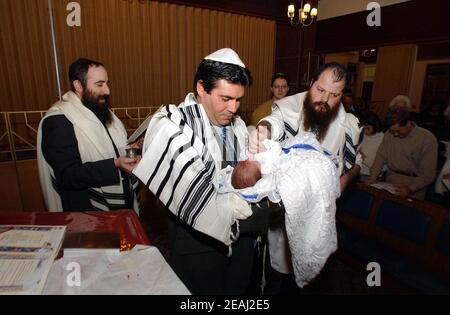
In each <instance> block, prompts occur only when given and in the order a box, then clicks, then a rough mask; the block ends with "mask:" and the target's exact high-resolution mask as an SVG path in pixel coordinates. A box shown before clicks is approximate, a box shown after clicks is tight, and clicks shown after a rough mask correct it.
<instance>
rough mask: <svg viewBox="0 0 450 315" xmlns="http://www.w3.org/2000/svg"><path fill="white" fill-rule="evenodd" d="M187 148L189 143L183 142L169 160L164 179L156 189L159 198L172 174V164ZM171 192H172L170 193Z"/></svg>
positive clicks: (189, 146)
mask: <svg viewBox="0 0 450 315" xmlns="http://www.w3.org/2000/svg"><path fill="white" fill-rule="evenodd" d="M189 148H191V145H190V144H185V145H183V146H181V147H180V148H179V149H178V150H177V152H176V153H175V155H174V156H173V158H172V160H171V161H170V164H169V169H168V170H167V172H166V175H165V176H164V179H163V180H162V181H161V183H160V185H159V187H158V190H157V191H156V193H155V196H156V197H158V198H159V196H160V195H161V192H162V191H163V189H164V187H165V186H166V184H167V182H168V181H169V178H170V176H171V175H172V171H173V166H174V164H175V161H176V159H177V158H178V157H179V156H180V155H181V154H182V153H183V152H184V151H186V150H188V149H189ZM172 194H173V193H172Z"/></svg>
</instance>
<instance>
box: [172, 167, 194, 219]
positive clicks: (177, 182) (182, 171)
mask: <svg viewBox="0 0 450 315" xmlns="http://www.w3.org/2000/svg"><path fill="white" fill-rule="evenodd" d="M194 162H195V159H192V160H190V161H189V162H188V163H186V164H185V165H184V166H183V168H182V169H181V171H180V174H179V175H178V177H177V179H176V180H175V182H174V184H173V189H172V193H171V194H170V198H169V200H168V201H167V205H166V206H167V207H168V208H170V204H171V203H172V200H173V196H174V195H175V191H176V189H177V186H178V184H179V183H180V181H181V179H182V178H183V175H184V173H185V172H186V170H187V169H188V168H189V167H190V166H191V165H192V164H193V163H194ZM177 212H179V209H178V210H177ZM177 215H178V213H177Z"/></svg>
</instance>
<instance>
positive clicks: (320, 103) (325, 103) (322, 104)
mask: <svg viewBox="0 0 450 315" xmlns="http://www.w3.org/2000/svg"><path fill="white" fill-rule="evenodd" d="M313 105H314V107H316V106H320V107H323V108H325V109H326V111H327V112H328V111H330V110H331V107H330V105H329V104H328V103H327V102H314V103H313Z"/></svg>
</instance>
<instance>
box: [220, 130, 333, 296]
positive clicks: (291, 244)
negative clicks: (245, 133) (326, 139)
mask: <svg viewBox="0 0 450 315" xmlns="http://www.w3.org/2000/svg"><path fill="white" fill-rule="evenodd" d="M264 144H265V146H266V148H268V149H269V150H268V151H267V152H264V153H259V154H257V155H256V156H255V159H256V160H258V161H259V162H261V172H262V174H263V177H262V178H261V179H260V180H259V181H258V182H257V183H256V185H255V186H253V187H249V188H246V189H241V190H236V189H234V188H233V187H232V186H231V179H230V176H231V172H230V170H231V169H227V170H225V171H223V172H222V177H221V181H220V182H219V187H220V191H223V192H228V191H234V192H235V193H238V194H239V195H240V196H241V198H243V199H245V200H247V201H249V202H257V201H259V200H261V199H262V198H264V197H268V198H269V199H270V200H271V201H272V202H279V201H280V199H281V200H282V201H283V204H284V207H285V210H286V213H285V227H286V229H281V228H277V229H274V230H270V231H269V235H268V237H269V245H270V246H269V250H270V259H271V262H272V266H273V267H274V268H275V269H276V270H278V271H279V272H283V273H286V272H289V271H291V270H292V269H293V271H294V274H295V279H296V282H297V285H298V286H299V287H303V286H305V285H306V284H307V283H308V282H309V281H311V280H312V279H314V278H315V277H316V276H317V275H318V274H319V273H320V271H321V270H322V268H323V266H324V265H325V263H326V261H327V259H328V257H329V256H330V255H331V254H332V253H333V252H334V251H335V250H336V249H337V236H336V223H335V213H336V199H337V198H338V197H339V196H340V185H339V173H338V167H337V165H336V164H338V161H337V158H336V157H335V156H333V155H330V154H329V153H326V152H325V151H324V150H323V149H322V147H321V146H320V144H319V142H318V141H317V140H316V138H315V137H314V135H313V134H311V133H309V132H308V133H299V134H297V135H296V136H295V137H293V138H290V139H289V140H287V141H286V142H284V144H283V148H281V146H280V144H279V143H277V142H274V141H271V140H265V143H264ZM286 238H287V239H286ZM271 242H272V243H271Z"/></svg>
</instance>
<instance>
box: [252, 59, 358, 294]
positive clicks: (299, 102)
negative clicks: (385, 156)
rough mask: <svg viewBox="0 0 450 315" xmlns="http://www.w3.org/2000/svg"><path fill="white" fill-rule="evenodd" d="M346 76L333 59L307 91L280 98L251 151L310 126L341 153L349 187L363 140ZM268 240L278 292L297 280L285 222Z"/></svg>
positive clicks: (343, 182) (272, 287) (273, 288)
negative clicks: (348, 104) (347, 100)
mask: <svg viewBox="0 0 450 315" xmlns="http://www.w3.org/2000/svg"><path fill="white" fill-rule="evenodd" d="M345 80H346V70H345V68H344V67H343V66H342V65H340V64H339V63H336V62H331V63H328V64H325V65H323V66H322V67H321V68H319V69H318V70H317V72H316V74H315V76H314V78H313V81H312V83H311V86H310V88H309V90H308V91H307V92H303V93H299V94H296V95H293V96H289V97H285V98H283V99H281V100H278V101H275V103H274V107H273V111H272V114H271V115H270V116H268V117H266V118H264V119H262V120H261V121H260V122H259V124H258V126H257V132H255V133H254V135H253V136H252V137H250V148H249V151H250V153H251V154H254V153H257V152H260V151H263V150H264V146H263V145H262V141H263V140H264V139H266V138H269V139H272V140H276V141H284V140H286V139H289V138H291V137H293V136H295V135H296V134H297V133H299V132H302V131H311V132H313V133H314V134H315V135H316V137H317V139H318V140H319V142H320V144H321V145H322V146H323V148H324V149H325V150H327V151H328V152H330V153H332V154H334V155H337V156H338V157H339V160H340V161H339V162H340V163H339V169H338V174H341V177H340V187H341V191H344V190H345V188H346V187H347V186H348V184H349V183H350V182H351V181H352V180H354V179H355V178H357V176H358V174H359V171H360V168H361V167H360V165H361V158H360V155H359V154H358V148H359V145H360V143H361V140H362V139H361V128H360V127H359V122H358V119H357V118H356V117H355V116H354V115H353V114H351V113H346V112H345V109H344V108H343V106H342V105H341V97H342V94H343V90H344V88H345ZM268 243H269V252H270V261H271V265H272V267H273V268H274V269H275V270H270V271H271V272H269V274H268V276H269V277H268V278H269V279H268V280H269V281H268V284H269V286H268V288H267V289H268V290H266V291H267V292H268V293H279V292H282V291H283V290H285V289H286V286H289V283H293V280H294V279H293V277H292V276H291V273H292V264H291V262H290V253H289V247H288V246H287V238H286V231H285V228H284V222H281V225H280V224H278V225H277V226H274V227H271V229H270V230H269V233H268ZM283 279H284V280H283ZM291 288H292V287H291ZM293 288H295V285H293Z"/></svg>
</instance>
